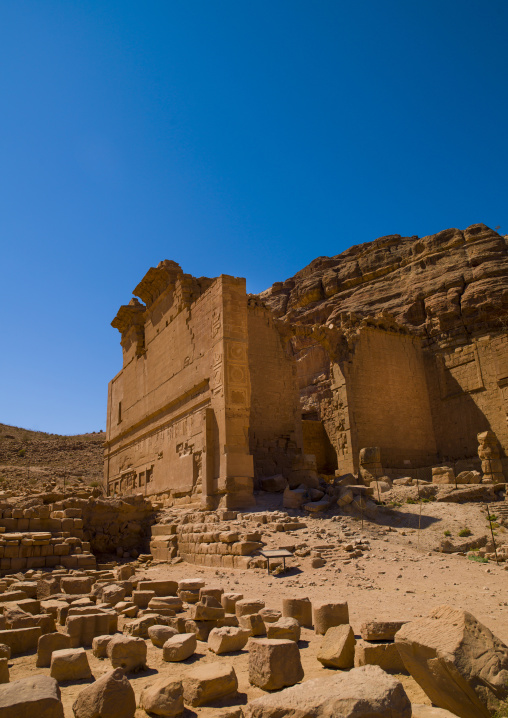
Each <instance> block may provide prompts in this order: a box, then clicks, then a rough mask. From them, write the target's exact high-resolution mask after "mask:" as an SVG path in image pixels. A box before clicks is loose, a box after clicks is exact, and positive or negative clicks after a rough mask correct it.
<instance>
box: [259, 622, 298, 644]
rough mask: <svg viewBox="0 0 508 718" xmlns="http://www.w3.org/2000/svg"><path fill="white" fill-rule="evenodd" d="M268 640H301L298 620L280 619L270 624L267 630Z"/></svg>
mask: <svg viewBox="0 0 508 718" xmlns="http://www.w3.org/2000/svg"><path fill="white" fill-rule="evenodd" d="M266 636H267V638H284V639H287V640H288V641H296V642H298V641H299V640H300V624H299V623H298V621H297V620H296V618H280V619H279V620H278V621H276V622H275V623H269V624H268V626H267V629H266Z"/></svg>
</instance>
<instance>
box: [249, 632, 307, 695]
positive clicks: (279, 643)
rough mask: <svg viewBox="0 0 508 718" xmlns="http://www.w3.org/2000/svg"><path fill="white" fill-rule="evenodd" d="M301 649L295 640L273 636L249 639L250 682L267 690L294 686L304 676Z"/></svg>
mask: <svg viewBox="0 0 508 718" xmlns="http://www.w3.org/2000/svg"><path fill="white" fill-rule="evenodd" d="M303 675H304V673H303V668H302V662H301V660H300V651H299V649H298V645H297V644H296V643H295V642H294V641H285V640H277V639H273V638H261V639H251V640H250V641H249V682H250V683H251V684H252V685H253V686H258V687H259V688H262V689H263V690H265V691H275V690H279V689H280V688H284V687H285V686H292V685H294V684H295V683H298V681H301V680H302V678H303Z"/></svg>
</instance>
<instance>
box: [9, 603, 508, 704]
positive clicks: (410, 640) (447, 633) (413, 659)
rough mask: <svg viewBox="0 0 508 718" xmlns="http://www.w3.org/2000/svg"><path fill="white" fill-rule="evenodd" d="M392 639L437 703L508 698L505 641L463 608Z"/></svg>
mask: <svg viewBox="0 0 508 718" xmlns="http://www.w3.org/2000/svg"><path fill="white" fill-rule="evenodd" d="M0 640H1V638H0ZM395 645H396V646H397V648H398V650H399V653H400V656H401V658H402V660H403V662H404V665H405V667H406V669H407V670H408V671H409V673H410V674H411V676H412V677H413V678H414V679H415V681H416V682H417V683H418V684H419V685H420V687H421V688H422V689H423V690H424V691H425V693H426V694H427V696H428V697H429V698H430V700H431V701H432V703H433V704H434V705H436V706H438V707H439V708H443V709H445V710H448V711H450V712H451V713H455V714H456V715H459V716H461V718H488V716H490V715H491V714H492V713H494V712H495V711H496V710H497V706H498V704H499V701H505V700H506V699H507V698H508V646H506V645H505V644H504V643H503V642H502V641H500V640H499V638H497V637H496V636H494V634H493V633H492V632H491V631H490V630H489V629H488V628H487V627H486V626H484V625H483V624H481V623H480V622H479V621H478V620H477V619H476V618H475V617H474V616H473V615H472V614H471V613H468V612H467V611H462V610H460V609H455V608H452V607H451V606H438V607H437V608H435V609H433V610H432V611H431V613H430V615H429V616H428V617H427V618H419V619H417V620H416V621H411V622H409V623H406V624H405V625H404V626H402V628H401V629H400V631H398V632H397V634H396V636H395ZM450 676H453V680H451V679H450Z"/></svg>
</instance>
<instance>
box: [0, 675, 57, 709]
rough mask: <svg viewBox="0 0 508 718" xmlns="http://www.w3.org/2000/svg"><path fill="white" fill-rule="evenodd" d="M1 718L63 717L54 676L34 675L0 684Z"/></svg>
mask: <svg viewBox="0 0 508 718" xmlns="http://www.w3.org/2000/svg"><path fill="white" fill-rule="evenodd" d="M0 715H1V716H2V718H64V710H63V704H62V701H61V700H60V688H59V687H58V683H57V682H56V680H55V679H54V678H50V677H49V676H42V675H35V676H30V677H29V678H21V679H20V680H18V681H13V682H12V683H5V684H3V685H1V686H0Z"/></svg>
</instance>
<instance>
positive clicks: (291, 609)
mask: <svg viewBox="0 0 508 718" xmlns="http://www.w3.org/2000/svg"><path fill="white" fill-rule="evenodd" d="M282 615H283V616H284V618H296V620H297V621H298V623H299V624H300V626H305V628H312V603H311V602H310V600H309V599H308V598H283V599H282Z"/></svg>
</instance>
